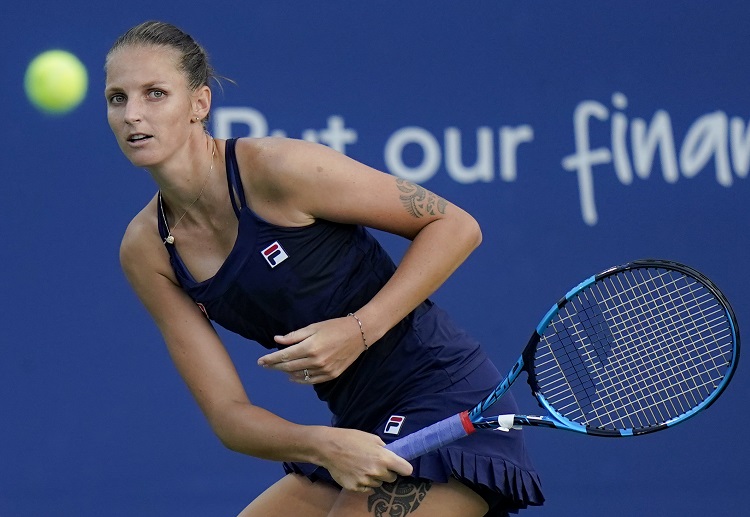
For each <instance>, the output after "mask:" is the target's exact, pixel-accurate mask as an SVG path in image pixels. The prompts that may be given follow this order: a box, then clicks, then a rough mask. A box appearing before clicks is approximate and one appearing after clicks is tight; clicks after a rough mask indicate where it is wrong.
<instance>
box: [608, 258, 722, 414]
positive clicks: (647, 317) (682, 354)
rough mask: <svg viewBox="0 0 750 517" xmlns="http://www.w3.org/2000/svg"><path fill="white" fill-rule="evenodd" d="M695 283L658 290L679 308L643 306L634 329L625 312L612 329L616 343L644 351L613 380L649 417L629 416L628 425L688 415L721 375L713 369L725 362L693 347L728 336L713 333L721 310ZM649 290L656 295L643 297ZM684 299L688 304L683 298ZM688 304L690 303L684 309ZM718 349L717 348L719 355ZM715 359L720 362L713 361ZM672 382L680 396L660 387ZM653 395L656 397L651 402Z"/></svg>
mask: <svg viewBox="0 0 750 517" xmlns="http://www.w3.org/2000/svg"><path fill="white" fill-rule="evenodd" d="M641 274H642V272H641ZM677 280H681V279H677ZM641 285H643V284H641ZM695 285H699V284H695ZM695 285H683V286H679V287H678V286H668V285H663V286H659V287H658V288H659V289H661V288H674V292H673V294H674V296H675V297H678V298H680V299H681V301H682V302H683V303H684V304H685V305H683V306H682V309H683V310H680V311H678V312H674V311H672V312H665V311H659V310H655V309H654V308H653V307H649V308H648V309H645V310H644V311H643V318H642V319H643V321H642V322H640V321H636V322H635V325H634V321H633V320H634V319H637V316H638V315H637V314H636V313H635V311H632V310H630V311H627V312H626V313H623V315H622V318H621V324H619V325H617V326H616V331H615V332H613V334H614V336H615V339H616V340H618V341H620V342H623V341H632V342H633V343H635V344H636V345H641V346H644V347H645V348H646V350H647V351H648V352H649V354H648V355H647V356H645V357H644V358H643V359H644V364H643V365H639V364H638V363H637V362H635V361H634V362H632V363H631V364H628V365H625V366H623V368H622V371H623V374H622V375H620V376H619V377H618V378H617V379H616V380H615V384H616V385H617V388H618V390H619V391H618V393H624V394H627V395H628V396H629V397H630V398H633V399H634V400H633V405H634V406H637V407H640V408H641V411H643V412H650V413H649V415H648V416H649V418H647V419H646V420H645V421H642V420H640V419H639V418H638V417H640V414H639V413H634V414H633V415H632V416H634V417H636V420H635V422H634V425H638V424H640V425H649V424H650V423H652V422H663V421H665V420H666V419H668V418H670V417H671V416H675V415H678V414H682V413H685V412H686V411H689V410H690V409H691V408H693V407H695V406H696V405H697V404H699V403H700V402H701V401H702V400H703V399H704V398H705V397H706V396H708V395H709V394H710V393H711V391H712V390H713V389H714V388H715V387H716V385H717V384H718V381H720V380H721V378H722V377H723V374H722V372H721V371H720V370H719V368H720V367H721V366H723V365H725V364H726V363H727V361H726V359H725V358H723V357H721V358H720V357H719V356H718V355H717V354H716V353H714V352H715V351H714V350H713V349H710V348H707V347H702V348H701V347H698V346H695V345H698V344H700V343H705V341H709V342H711V341H714V342H719V341H720V340H721V339H722V337H728V336H729V332H728V329H727V328H726V327H723V331H722V330H721V329H719V331H720V333H716V332H714V329H715V328H716V325H717V324H719V325H720V324H721V323H723V319H722V318H721V306H719V305H718V304H716V303H715V301H714V299H713V297H712V296H710V294H709V293H708V291H706V290H705V289H703V290H700V291H697V290H696V289H695ZM653 292H656V291H654V290H652V291H650V292H648V293H646V294H648V295H650V294H651V293H653ZM698 293H700V294H698ZM686 296H688V298H689V299H688V300H685V297H686ZM656 299H657V300H658V302H659V303H669V302H670V301H671V300H672V299H673V298H668V299H667V298H665V297H664V296H659V297H656ZM688 302H691V303H692V304H691V305H688ZM686 308H687V309H686ZM696 308H697V309H698V314H692V312H695V311H691V310H690V309H696ZM638 325H642V326H643V332H644V334H643V336H641V335H639V334H638V332H637V327H638ZM682 326H684V327H685V328H682ZM632 329H636V330H632ZM664 329H667V332H666V333H660V331H662V330H664ZM662 334H663V335H662ZM706 334H707V336H706ZM701 336H703V337H701ZM657 337H663V339H664V344H665V345H666V346H661V347H655V346H654V345H653V342H654V339H655V338H657ZM696 337H697V338H698V339H696ZM691 347H692V348H691ZM728 347H729V344H726V346H725V347H723V348H724V349H727V348H728ZM721 348H722V347H721V346H719V348H718V350H719V352H720V353H721V352H722V350H721ZM615 355H617V352H615ZM719 358H720V359H721V360H720V361H718V362H717V359H719ZM618 362H619V358H618ZM676 384H677V385H680V386H686V387H688V389H686V390H683V392H681V393H677V392H676V391H675V390H674V389H671V390H670V389H665V388H669V387H672V386H674V385H676ZM625 386H633V388H634V393H632V394H631V393H628V392H625V391H623V389H624V387H625ZM652 391H653V393H652ZM657 395H658V396H659V397H661V398H660V399H659V398H657ZM659 401H661V402H662V403H663V404H664V405H666V406H667V408H666V411H664V410H662V406H661V405H660V404H659ZM647 402H648V403H647ZM627 403H628V400H626V399H618V400H616V401H615V405H626V404H627ZM603 407H604V406H603ZM603 410H604V409H603ZM610 413H611V411H610ZM608 414H609V413H608Z"/></svg>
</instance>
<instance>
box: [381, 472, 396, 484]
mask: <svg viewBox="0 0 750 517" xmlns="http://www.w3.org/2000/svg"><path fill="white" fill-rule="evenodd" d="M381 479H382V480H383V482H384V483H393V482H394V481H396V480H397V479H398V474H396V473H395V472H393V471H392V470H389V471H388V474H386V475H385V476H383V477H382V478H381Z"/></svg>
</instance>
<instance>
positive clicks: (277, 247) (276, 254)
mask: <svg viewBox="0 0 750 517" xmlns="http://www.w3.org/2000/svg"><path fill="white" fill-rule="evenodd" d="M261 254H262V255H263V258H264V259H266V262H268V265H269V266H271V267H276V266H278V265H279V264H281V263H282V262H284V261H285V260H286V259H288V258H289V255H287V254H286V251H284V248H282V247H281V244H279V241H275V242H274V243H273V244H271V245H270V246H268V247H267V248H266V249H264V250H263V251H261Z"/></svg>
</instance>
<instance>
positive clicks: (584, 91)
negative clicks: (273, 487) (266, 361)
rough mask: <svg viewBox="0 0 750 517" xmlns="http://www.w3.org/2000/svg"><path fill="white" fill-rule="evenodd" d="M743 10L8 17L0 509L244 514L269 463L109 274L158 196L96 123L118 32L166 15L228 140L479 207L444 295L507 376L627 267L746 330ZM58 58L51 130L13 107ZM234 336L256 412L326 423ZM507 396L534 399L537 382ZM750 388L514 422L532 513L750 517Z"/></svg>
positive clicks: (113, 8)
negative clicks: (83, 92) (723, 300)
mask: <svg viewBox="0 0 750 517" xmlns="http://www.w3.org/2000/svg"><path fill="white" fill-rule="evenodd" d="M749 17H750V7H748V4H747V2H745V1H743V0H727V1H721V2H708V1H704V2H699V1H692V0H688V1H683V2H680V3H679V5H677V4H676V3H672V2H654V1H643V0H632V1H630V2H609V1H596V2H594V1H568V0H557V1H537V2H519V1H503V2H499V1H465V2H443V1H435V0H433V1H429V2H428V1H422V0H411V1H408V2H404V1H380V2H366V3H361V2H343V1H330V2H299V1H295V2H270V1H268V2H236V3H232V2H221V3H208V2H200V3H190V2H185V1H173V0H163V1H161V2H153V3H137V4H134V3H125V4H102V3H100V2H91V3H87V2H83V1H80V0H71V1H69V2H37V1H27V2H23V3H12V4H11V5H10V6H7V7H4V8H3V13H2V16H0V47H2V48H3V50H4V52H3V57H2V60H1V61H0V64H1V66H2V69H0V72H1V73H0V94H1V95H0V98H1V99H2V101H3V102H2V106H3V108H2V124H1V125H0V127H2V129H0V131H2V144H1V145H2V151H3V152H2V169H1V170H0V178H1V179H0V221H2V225H0V264H1V265H2V270H3V281H2V301H0V303H1V304H2V307H1V309H2V310H0V322H1V323H2V325H0V353H1V359H0V516H1V517H30V516H41V515H68V516H78V517H88V516H99V515H105V514H106V515H112V516H143V517H152V516H153V517H155V516H160V517H161V516H170V515H175V516H176V515H179V516H183V517H185V516H226V515H235V514H236V513H237V512H238V511H239V510H240V509H241V508H242V507H244V505H245V504H247V502H249V501H250V500H251V499H252V498H253V497H255V496H256V495H257V494H258V493H260V492H261V491H262V490H263V489H264V488H265V487H266V486H267V485H269V484H270V483H272V482H273V481H274V480H275V479H277V478H278V477H279V475H280V472H281V470H280V467H279V466H277V465H274V464H271V463H268V462H264V461H260V460H256V459H253V458H248V457H243V456H240V455H238V454H235V453H232V452H229V451H227V450H225V449H223V448H222V446H221V445H220V444H219V443H218V440H217V439H216V438H215V437H214V436H213V435H212V433H211V431H210V429H209V428H208V425H207V424H206V423H205V421H204V419H203V417H202V415H201V414H200V413H199V412H198V410H197V408H196V407H195V405H194V403H193V401H192V400H191V398H190V396H189V394H188V391H187V389H186V388H185V387H184V385H183V384H182V382H181V380H180V379H179V377H178V375H177V374H176V372H175V370H174V368H173V367H172V365H171V363H170V361H169V358H168V356H167V353H166V350H165V348H164V346H163V344H162V343H161V340H160V337H159V335H158V333H157V331H156V329H155V327H154V325H153V324H152V322H151V321H150V319H149V317H148V315H147V314H146V313H145V311H144V310H143V309H142V308H141V307H140V305H139V304H138V302H137V300H136V299H135V297H134V295H133V294H132V293H131V291H130V290H129V287H128V286H127V285H126V282H125V280H124V278H123V276H122V274H121V272H120V270H119V265H118V260H117V252H118V245H119V240H120V237H121V234H122V232H123V231H124V228H125V226H126V224H127V222H128V221H129V220H130V218H131V217H132V216H133V215H134V214H135V213H136V211H137V210H138V209H140V207H141V206H142V205H143V204H145V203H146V201H147V200H148V199H149V198H150V196H152V195H153V192H154V186H153V185H152V183H151V181H150V179H149V178H148V175H147V174H146V173H145V172H144V171H142V170H138V169H135V168H133V167H132V166H131V165H130V164H129V163H128V162H127V161H126V160H125V159H124V158H123V156H122V155H121V154H120V152H119V150H118V148H117V145H116V143H115V141H114V138H113V137H112V135H111V133H110V131H109V128H108V126H107V123H106V118H105V104H104V100H103V96H102V90H103V72H102V64H103V59H104V55H105V54H106V52H107V50H108V49H109V46H110V45H111V43H112V42H113V41H114V39H115V38H116V37H117V36H118V35H119V34H121V33H122V32H124V31H125V30H126V29H127V28H129V27H130V26H132V25H134V24H136V23H139V22H141V21H143V20H145V19H150V18H157V19H163V20H166V21H170V22H173V23H176V24H178V25H180V26H182V27H183V28H184V29H186V30H187V31H188V32H190V33H192V34H193V35H194V36H195V37H196V38H197V39H198V40H199V41H200V42H201V43H202V44H204V45H205V46H206V47H207V48H208V50H209V52H210V53H211V54H212V56H213V60H214V64H215V66H216V68H217V69H218V71H219V72H220V73H221V74H223V75H226V76H228V77H230V78H232V79H234V80H235V81H236V82H237V86H235V85H232V84H230V83H225V91H224V92H223V93H222V92H221V91H216V93H215V103H214V118H213V125H212V126H211V130H212V132H213V133H214V134H215V135H216V136H227V134H232V135H234V136H244V135H256V136H257V135H261V134H265V133H271V132H278V131H283V132H285V133H286V134H287V135H289V136H292V137H298V138H299V137H306V138H318V139H319V140H322V141H328V143H332V144H333V145H338V146H339V147H340V146H341V143H342V138H343V141H346V142H347V143H346V145H345V146H344V147H343V148H342V149H343V150H344V151H345V152H346V153H347V154H348V155H350V156H352V157H354V158H356V159H359V160H361V161H363V162H365V163H368V164H370V165H373V166H375V167H378V168H380V169H382V170H386V171H388V172H392V173H398V174H400V175H403V176H406V177H409V178H410V179H417V180H418V181H420V182H422V183H423V184H424V185H425V186H427V187H428V188H430V189H431V190H434V191H436V192H438V193H439V194H441V195H443V196H445V197H447V198H449V199H451V200H453V201H455V202H456V203H458V204H460V205H462V206H464V207H466V208H468V209H469V210H470V211H471V212H472V213H473V214H475V216H476V217H477V218H478V220H479V221H480V223H481V224H482V226H483V229H484V244H483V245H482V247H481V248H480V249H479V250H478V251H477V252H476V253H475V254H474V255H473V256H472V257H471V258H470V259H469V260H468V262H467V263H466V264H465V265H464V266H463V267H462V268H461V269H460V270H459V271H458V272H457V273H456V275H455V276H454V277H452V278H451V279H450V281H449V282H448V283H447V284H446V285H445V286H444V287H443V288H442V289H441V290H440V291H439V293H438V294H437V295H436V296H435V298H436V299H437V300H438V301H439V302H440V303H442V304H443V305H445V306H446V307H447V308H448V309H449V310H451V311H452V312H453V313H454V314H455V316H456V318H457V319H458V320H459V321H460V322H461V323H462V324H463V325H465V326H466V327H467V328H469V329H471V330H472V331H473V332H474V333H475V334H476V335H477V336H478V337H479V338H480V339H481V340H482V341H483V342H484V343H485V344H486V348H487V350H488V351H489V353H490V354H491V356H492V357H493V358H494V359H495V361H496V363H497V364H498V365H499V366H500V367H501V369H504V368H506V367H507V366H508V365H510V364H512V361H514V360H515V357H516V355H517V353H518V351H519V350H520V347H521V346H522V345H523V344H524V343H525V342H526V339H527V338H528V335H529V334H530V332H531V329H532V328H533V326H534V325H535V324H536V323H537V320H538V319H539V317H540V316H541V315H542V314H543V313H544V311H546V309H547V308H548V307H549V305H550V304H551V303H552V301H554V300H556V299H557V298H558V297H559V296H560V295H561V294H562V293H564V292H565V291H566V290H567V289H568V288H570V287H571V286H573V285H575V284H576V283H577V282H578V281H579V280H581V279H582V278H584V277H586V276H588V275H589V274H591V273H594V272H596V271H599V270H601V269H604V268H606V267H608V266H610V265H612V264H614V263H619V262H624V261H627V260H631V259H635V258H641V257H647V256H653V257H662V258H670V259H673V260H679V261H682V262H686V263H688V264H691V265H693V266H694V267H697V268H698V269H700V270H702V271H703V272H705V273H706V274H707V275H709V276H710V277H712V278H713V279H714V280H715V281H716V282H717V283H718V285H719V286H720V287H721V288H722V289H723V290H724V291H725V292H726V294H727V296H728V297H729V298H730V300H731V301H732V302H733V304H734V306H735V309H736V311H737V314H738V317H739V320H740V325H742V324H746V323H747V321H750V319H749V318H750V314H749V312H750V295H748V290H749V289H750V273H748V270H747V267H746V263H747V259H748V235H750V218H749V217H748V215H749V214H748V203H749V202H750V189H749V188H748V178H747V176H748V165H749V161H750V128H749V127H748V123H749V122H750V110H749V108H750V104H749V103H748V99H747V93H746V90H747V85H748V83H749V82H750V67H749V66H748V64H749V63H748V55H749V54H750V39H749V38H748V32H747V20H748V19H749ZM49 48H64V49H67V50H70V51H72V52H74V53H75V54H77V55H78V56H79V57H80V58H81V59H82V60H83V61H84V63H85V64H86V66H87V67H88V69H89V72H90V75H91V85H90V91H89V95H88V97H87V99H86V100H85V102H84V103H83V104H82V105H81V106H80V107H79V108H78V109H77V110H76V111H74V112H72V113H71V114H69V115H66V116H60V117H49V116H45V115H42V114H41V113H39V112H37V111H36V110H35V109H34V108H33V107H32V106H30V105H29V104H28V102H27V101H26V99H25V97H24V93H23V85H22V81H23V73H24V70H25V67H26V66H27V64H28V62H29V61H30V60H31V59H32V58H33V57H34V56H35V55H36V54H37V53H39V52H41V51H44V50H47V49H49ZM238 109H239V110H240V111H237V110H238ZM238 113H240V114H243V117H244V119H241V118H240V117H239V116H238ZM576 119H578V123H576ZM242 120H244V123H243V122H242ZM339 122H340V123H342V124H343V126H344V127H345V128H346V129H347V130H348V131H342V130H336V125H337V124H338V123H339ZM449 128H454V129H449ZM623 128H624V131H623ZM633 128H635V129H634V131H635V137H634V133H632V132H631V131H633ZM644 128H645V134H646V136H648V135H651V136H652V138H656V140H653V142H657V143H659V145H658V146H656V147H654V148H653V149H651V150H649V147H648V145H647V142H646V143H645V144H644V139H643V138H639V136H638V135H639V133H638V131H640V130H641V129H644ZM324 129H326V130H327V132H326V131H323V132H321V130H324ZM457 137H460V140H461V145H459V144H457ZM657 137H658V138H657ZM347 139H348V140H347ZM587 139H588V141H589V145H588V147H590V149H593V150H595V152H588V151H587V148H586V147H585V145H586V140H587ZM647 140H648V139H646V141H647ZM478 142H479V143H478ZM514 142H515V145H514ZM670 144H672V145H671V146H670ZM577 145H578V146H579V147H577ZM671 147H673V149H671ZM662 152H663V153H664V154H661V153H662ZM592 157H593V161H594V163H593V164H590V165H586V163H587V161H588V162H590V161H591V158H592ZM474 165H476V167H474V169H473V170H472V166H474ZM591 186H593V191H592V190H590V187H591ZM383 239H384V242H385V243H386V245H387V246H388V247H389V249H391V250H392V251H393V253H394V254H395V255H396V256H398V255H399V254H400V253H401V252H402V251H403V249H404V243H402V242H399V241H398V240H396V239H393V238H390V237H388V236H383ZM748 332H750V331H748ZM226 341H227V346H228V348H229V350H230V352H231V353H232V355H233V356H234V357H235V360H236V361H237V364H238V367H239V369H240V370H241V372H242V375H243V378H244V380H245V382H246V385H247V389H248V391H249V393H250V396H251V398H252V400H253V401H254V402H255V403H257V404H261V405H264V406H266V407H268V408H271V409H273V410H275V411H277V412H279V413H280V414H282V415H284V416H285V417H287V418H290V419H294V420H295V421H299V422H307V423H325V422H327V415H326V413H325V409H324V407H322V405H321V404H319V403H317V400H316V399H315V398H314V396H313V394H312V390H309V389H307V388H303V387H298V386H296V385H290V384H289V383H288V382H287V381H286V379H285V378H284V376H282V375H278V374H276V375H275V374H273V373H272V372H264V371H261V370H260V369H259V368H258V367H257V366H255V361H256V358H257V357H258V356H259V355H260V354H261V353H262V352H261V349H260V347H258V346H257V345H255V344H252V343H244V342H242V341H241V340H238V339H237V338H234V337H232V336H226ZM514 393H515V394H516V396H517V398H519V399H520V401H521V404H522V407H524V409H526V410H529V411H533V410H534V409H535V404H534V403H533V401H529V398H528V396H527V390H526V387H525V384H519V385H518V386H517V387H515V388H514ZM749 395H750V382H749V381H748V377H747V368H746V367H743V366H742V365H741V366H740V369H739V371H738V373H737V376H736V377H735V380H734V381H733V383H732V384H731V385H730V386H729V389H728V391H727V392H726V394H725V396H724V397H722V399H721V400H719V402H718V403H717V404H715V405H714V406H713V407H711V409H710V410H709V411H708V412H707V413H705V414H702V415H699V416H698V417H697V418H695V419H694V420H692V421H690V422H689V423H687V424H685V425H682V426H678V427H677V428H675V429H673V430H671V431H669V432H666V433H658V434H656V435H649V436H646V437H642V438H638V439H632V440H606V439H590V438H586V437H582V436H577V435H572V434H567V433H555V432H551V431H546V430H530V431H525V432H526V433H527V439H528V441H529V442H530V446H531V448H532V452H533V456H534V458H535V462H536V464H537V467H538V469H539V470H540V471H541V474H542V476H543V481H544V486H545V489H546V494H547V496H548V504H547V505H546V506H545V507H543V508H540V509H531V510H529V511H528V512H527V513H528V515H539V516H542V515H554V516H558V517H559V516H574V515H575V516H580V515H611V516H620V515H623V516H625V515H628V516H632V515H660V516H671V515H686V514H690V515H701V514H702V515H712V516H732V515H740V514H743V511H742V510H741V508H744V507H745V506H746V504H743V503H745V499H746V497H744V496H743V494H747V484H748V474H747V464H748V461H749V460H750V453H749V452H748V450H749V447H748V445H747V439H746V436H745V434H746V433H745V431H744V430H745V429H747V428H748V426H749V425H750V422H748V417H747V416H746V412H745V402H746V400H747V397H748V396H749ZM721 421H726V422H729V423H731V425H724V424H718V423H714V422H721Z"/></svg>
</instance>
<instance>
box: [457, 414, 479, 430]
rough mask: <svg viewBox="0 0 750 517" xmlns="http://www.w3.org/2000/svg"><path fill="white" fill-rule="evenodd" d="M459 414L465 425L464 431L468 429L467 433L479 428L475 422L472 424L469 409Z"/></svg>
mask: <svg viewBox="0 0 750 517" xmlns="http://www.w3.org/2000/svg"><path fill="white" fill-rule="evenodd" d="M458 416H459V417H460V418H461V424H462V425H463V426H464V431H466V434H471V433H473V432H474V431H476V430H477V428H476V427H474V424H472V423H471V420H470V419H469V412H468V411H464V412H463V413H461V414H460V415H458Z"/></svg>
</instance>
